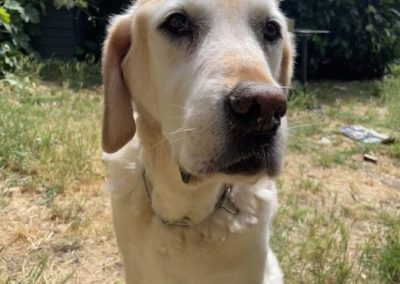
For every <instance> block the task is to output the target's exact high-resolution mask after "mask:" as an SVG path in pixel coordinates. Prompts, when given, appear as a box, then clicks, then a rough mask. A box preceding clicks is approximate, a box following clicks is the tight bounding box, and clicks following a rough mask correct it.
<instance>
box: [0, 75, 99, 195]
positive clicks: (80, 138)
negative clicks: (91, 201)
mask: <svg viewBox="0 0 400 284" xmlns="http://www.w3.org/2000/svg"><path fill="white" fill-rule="evenodd" d="M35 75H37V74H35ZM74 76H75V75H74ZM39 78H40V77H39ZM0 88H1V90H2V96H0V137H1V139H0V168H1V169H3V173H2V175H3V176H5V179H6V180H7V181H8V183H15V185H17V186H23V187H34V186H37V185H41V186H43V187H45V188H46V189H49V188H53V189H56V188H63V187H64V185H68V184H71V183H74V182H76V181H84V180H88V179H93V178H95V177H96V176H97V177H98V174H99V172H98V169H97V168H96V165H95V164H94V163H93V160H94V159H95V158H96V157H99V155H100V148H99V141H98V131H99V129H100V128H99V126H100V121H101V115H100V113H101V111H100V110H101V96H100V95H99V94H98V93H97V92H95V91H92V90H87V89H85V90H83V89H80V91H79V92H77V91H76V89H71V88H69V87H66V86H58V85H55V84H54V83H47V84H43V83H42V82H41V81H40V80H38V78H37V77H18V76H15V75H14V76H12V77H11V76H9V77H7V78H6V79H5V80H3V81H0ZM23 177H25V179H23Z"/></svg>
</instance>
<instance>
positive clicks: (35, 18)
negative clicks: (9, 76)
mask: <svg viewBox="0 0 400 284" xmlns="http://www.w3.org/2000/svg"><path fill="white" fill-rule="evenodd" d="M42 1H43V0H37V1H32V0H0V75H1V73H3V74H4V73H5V72H7V71H11V70H14V69H15V68H17V67H18V61H19V58H20V57H21V52H25V53H31V52H33V50H32V48H31V45H30V36H29V35H30V34H31V33H32V32H33V28H34V25H35V24H38V23H39V21H40V7H43V2H42Z"/></svg>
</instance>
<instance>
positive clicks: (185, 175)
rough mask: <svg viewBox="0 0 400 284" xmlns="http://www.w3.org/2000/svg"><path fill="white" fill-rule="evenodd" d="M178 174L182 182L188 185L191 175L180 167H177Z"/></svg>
mask: <svg viewBox="0 0 400 284" xmlns="http://www.w3.org/2000/svg"><path fill="white" fill-rule="evenodd" d="M179 172H180V174H181V179H182V182H183V183H185V184H188V183H189V182H190V180H191V179H192V177H193V175H192V174H190V173H188V172H187V171H186V170H185V169H184V168H183V167H182V166H180V167H179Z"/></svg>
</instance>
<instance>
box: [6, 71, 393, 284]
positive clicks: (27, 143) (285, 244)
mask: <svg viewBox="0 0 400 284" xmlns="http://www.w3.org/2000/svg"><path fill="white" fill-rule="evenodd" d="M399 81H400V78H399ZM0 84H2V85H1V87H2V90H4V94H5V96H3V97H2V98H0V111H1V112H0V113H1V114H0V138H2V137H3V140H2V141H1V142H0V145H1V150H0V154H1V155H2V156H1V157H0V218H1V222H0V282H1V283H122V282H123V280H122V279H123V278H122V277H123V276H122V275H123V273H122V271H123V268H122V263H121V261H120V256H119V254H118V252H117V248H116V242H115V238H114V235H113V230H112V222H111V216H110V206H109V199H108V196H107V195H106V194H104V193H103V192H102V190H101V187H102V184H103V180H104V173H105V171H104V168H103V166H102V165H101V163H100V162H99V161H100V150H99V147H98V145H100V143H99V135H98V134H99V123H100V115H101V114H100V110H101V106H100V97H99V90H98V89H91V90H90V89H89V90H88V89H86V90H81V91H80V92H75V91H73V90H66V88H63V87H62V86H57V85H54V84H50V85H49V84H48V83H43V82H41V81H37V80H35V81H33V82H27V83H26V84H25V83H24V84H25V85H23V86H22V87H21V88H18V87H10V86H9V85H7V84H6V83H4V82H3V83H0ZM368 84H369V83H367V87H366V88H368V86H369V85H368ZM322 85H323V84H322ZM322 85H320V84H316V85H314V86H311V90H312V91H315V93H317V97H316V98H313V97H310V96H305V97H304V98H301V97H298V99H295V100H294V101H293V103H292V106H291V113H290V120H291V125H292V126H294V128H293V129H292V130H291V137H290V141H291V142H290V146H289V153H288V155H287V158H286V163H285V169H284V174H283V176H282V177H281V178H280V179H279V180H278V183H279V185H280V203H281V207H280V210H279V213H278V216H277V219H276V221H275V226H274V236H273V245H274V247H275V250H276V251H277V252H278V255H279V258H280V260H281V263H282V265H283V268H284V270H285V272H286V276H287V282H288V283H345V282H346V283H384V282H386V283H395V282H393V281H396V279H398V278H393V277H392V278H390V277H389V276H388V275H386V274H388V273H389V274H390V273H392V272H393V271H394V273H396V269H397V268H398V267H397V268H396V266H395V265H396V264H394V265H393V263H396V261H397V260H400V259H399V258H396V257H397V256H396V253H398V251H397V248H398V247H400V246H397V247H396V245H398V244H399V242H398V243H396V240H397V238H398V236H400V234H399V232H400V229H399V228H400V226H399V224H398V222H397V221H398V219H397V218H399V217H400V216H399V212H400V170H399V168H400V160H399V157H398V156H396V152H395V151H396V149H397V148H392V147H390V146H368V147H367V146H363V145H360V144H357V143H355V142H353V141H350V140H348V139H347V138H344V137H342V136H341V135H340V134H338V133H337V127H338V126H340V125H343V124H345V123H351V122H352V121H354V122H362V123H364V124H366V126H371V127H375V126H376V127H378V128H379V129H380V130H385V131H389V132H393V131H394V129H395V128H390V127H389V128H388V127H387V125H386V124H385V121H386V117H387V116H388V114H389V113H390V111H389V109H390V108H387V107H386V106H385V105H384V104H381V103H379V102H380V101H379V99H378V98H376V99H374V98H372V99H371V98H370V97H368V99H364V98H363V97H362V96H361V98H357V97H356V99H354V97H353V99H349V98H351V95H352V94H354V88H356V89H357V90H359V89H362V88H360V87H359V85H358V84H356V87H354V88H353V87H352V85H351V83H348V85H346V86H345V88H347V89H348V94H349V97H348V98H347V97H345V96H344V97H343V94H341V95H338V97H339V99H337V98H336V99H335V100H333V99H332V98H328V99H326V98H325V97H324V96H322V97H318V90H319V89H322V90H325V89H326V87H325V86H322ZM328 85H329V84H328ZM331 85H332V84H331ZM331 85H329V86H331ZM332 89H333V90H336V91H337V88H336V89H335V88H332ZM38 90H40V92H41V93H40V95H38V93H37V91H38ZM341 90H342V91H343V88H342V89H341ZM360 92H361V91H360ZM54 104H55V105H54ZM378 104H379V107H377V105H378ZM54 106H57V108H54ZM49 109H50V110H51V111H50V112H47V111H45V112H43V110H49ZM71 109H73V110H74V111H71ZM354 109H356V111H354ZM27 116H28V117H27ZM67 118H68V119H71V123H64V124H63V125H62V127H63V128H62V129H58V128H57V127H58V126H57V125H59V124H58V123H57V122H58V121H60V120H64V119H66V120H68V119H67ZM370 118H371V119H370ZM372 118H373V119H372ZM16 121H17V122H16ZM32 121H34V122H32ZM18 122H21V123H20V124H18ZM7 125H8V126H10V125H17V126H18V129H19V130H18V131H15V132H13V131H12V130H11V128H7V129H6V128H5V127H7ZM301 125H304V126H301ZM297 126H298V127H297ZM31 130H33V131H31ZM7 131H8V132H7ZM49 132H55V133H57V134H55V135H53V136H51V137H48V133H49ZM2 133H6V134H2ZM7 135H11V136H10V137H9V136H7ZM38 137H41V138H42V140H41V141H40V143H39V142H38V140H37V138H38ZM46 137H47V138H46ZM322 137H328V138H329V139H330V140H331V141H332V144H331V145H321V144H320V139H321V138H322ZM77 140H80V143H76V141H77ZM54 145H56V147H54ZM83 146H84V147H83ZM393 147H394V146H393ZM53 148H56V150H55V151H53V150H52V149H53ZM363 153H374V154H375V155H376V156H377V157H378V158H379V162H378V164H377V165H375V164H371V163H368V162H365V161H363V158H362V155H363ZM65 155H69V156H70V158H69V160H68V161H67V162H66V161H65V160H64V159H65ZM52 169H58V170H54V171H53V170H52ZM82 169H83V170H82ZM63 173H65V175H63ZM396 220H397V221H396ZM389 239H393V240H395V242H394V246H393V247H394V248H392V247H391V246H389V245H390V243H389V241H388V240H389ZM387 248H389V249H387ZM386 251H388V252H389V253H392V255H394V257H392V256H391V255H390V254H389V255H390V257H392V258H393V260H392V258H390V257H389V258H384V256H385V255H384V252H386ZM398 255H400V254H398ZM385 261H386V262H385ZM399 263H400V261H399ZM391 265H392V266H391ZM392 267H394V268H392ZM386 268H387V269H386ZM385 269H386V270H387V271H389V272H385V273H386V274H384V272H382V271H386V270H385ZM394 277H398V274H397V275H396V274H394ZM393 279H395V280H393Z"/></svg>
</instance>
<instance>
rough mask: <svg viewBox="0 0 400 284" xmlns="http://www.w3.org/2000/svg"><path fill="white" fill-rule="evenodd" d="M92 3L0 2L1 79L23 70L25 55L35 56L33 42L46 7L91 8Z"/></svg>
mask: <svg viewBox="0 0 400 284" xmlns="http://www.w3.org/2000/svg"><path fill="white" fill-rule="evenodd" d="M88 1H89V0H0V77H3V76H4V75H5V74H6V73H8V72H15V71H16V69H18V68H20V61H21V60H23V58H24V56H23V55H26V54H29V55H35V52H34V50H33V49H32V46H31V38H32V36H34V35H35V34H36V33H37V25H38V24H39V23H40V17H41V15H42V14H43V13H45V9H46V5H49V4H52V5H54V6H55V7H56V8H67V9H70V8H73V7H75V6H76V7H79V8H80V9H82V10H85V9H87V8H88V3H89V2H88Z"/></svg>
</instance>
